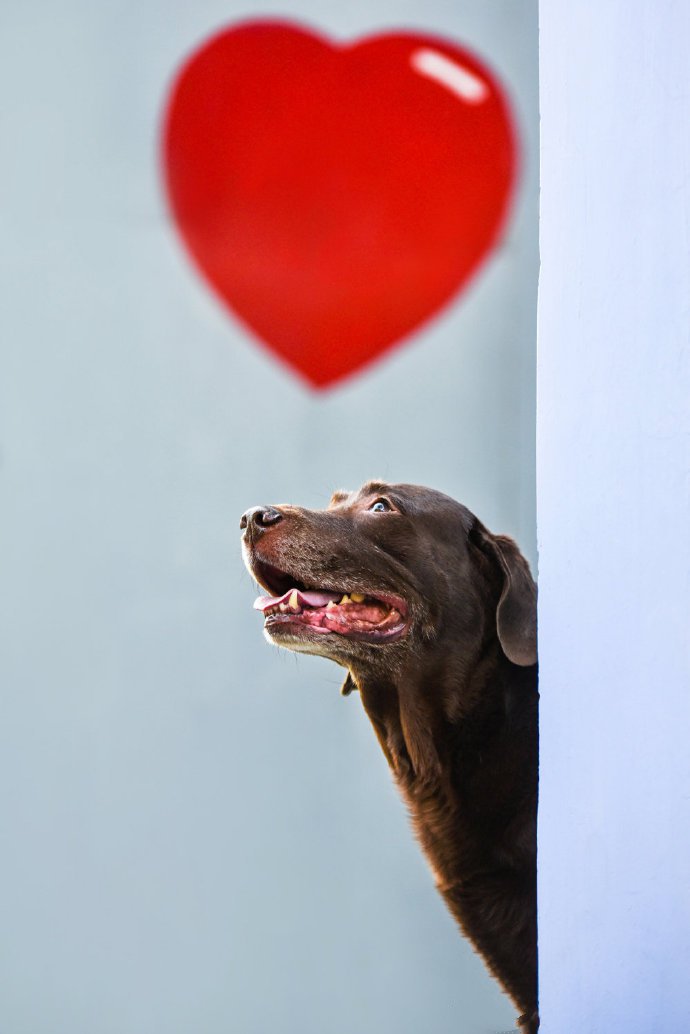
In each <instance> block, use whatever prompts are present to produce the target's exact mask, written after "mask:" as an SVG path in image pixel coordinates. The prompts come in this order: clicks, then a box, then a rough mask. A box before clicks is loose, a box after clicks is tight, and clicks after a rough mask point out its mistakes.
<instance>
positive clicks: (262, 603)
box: [254, 589, 342, 611]
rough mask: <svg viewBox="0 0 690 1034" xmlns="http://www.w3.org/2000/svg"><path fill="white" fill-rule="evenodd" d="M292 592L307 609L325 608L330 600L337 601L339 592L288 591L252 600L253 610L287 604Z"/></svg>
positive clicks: (339, 596)
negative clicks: (279, 594) (280, 594)
mask: <svg viewBox="0 0 690 1034" xmlns="http://www.w3.org/2000/svg"><path fill="white" fill-rule="evenodd" d="M293 592H296V593H297V599H298V600H299V602H300V605H301V604H304V603H306V604H307V606H308V607H325V606H326V604H327V603H329V602H330V601H331V600H339V599H340V598H341V596H342V593H340V592H311V591H309V592H302V591H301V589H288V591H287V592H285V593H283V595H282V596H259V597H258V599H256V600H254V610H261V611H264V610H268V609H269V607H277V606H278V604H279V603H287V601H288V600H289V599H290V597H291V596H292V594H293Z"/></svg>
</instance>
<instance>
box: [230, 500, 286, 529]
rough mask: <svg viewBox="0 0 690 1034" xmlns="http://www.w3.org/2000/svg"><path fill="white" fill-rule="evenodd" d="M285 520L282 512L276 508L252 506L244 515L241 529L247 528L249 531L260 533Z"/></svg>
mask: <svg viewBox="0 0 690 1034" xmlns="http://www.w3.org/2000/svg"><path fill="white" fill-rule="evenodd" d="M282 519H283V515H282V513H281V512H280V510H276V508H275V506H252V507H251V509H249V510H247V511H246V513H243V514H242V516H241V518H240V528H247V529H248V530H249V531H258V530H260V529H263V528H268V527H269V526H270V525H271V524H277V523H278V521H281V520H282Z"/></svg>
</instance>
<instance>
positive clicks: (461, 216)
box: [164, 21, 516, 387]
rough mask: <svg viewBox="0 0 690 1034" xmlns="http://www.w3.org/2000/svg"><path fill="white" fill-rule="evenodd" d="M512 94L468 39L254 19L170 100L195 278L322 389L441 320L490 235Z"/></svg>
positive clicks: (509, 173)
mask: <svg viewBox="0 0 690 1034" xmlns="http://www.w3.org/2000/svg"><path fill="white" fill-rule="evenodd" d="M515 151H516V147H515V135H514V132H513V129H512V125H511V118H510V113H509V109H508V105H507V103H506V100H505V97H504V96H503V93H502V91H501V88H500V86H499V85H498V83H497V82H496V80H495V79H494V78H493V76H492V75H491V73H490V72H489V71H488V70H487V68H486V67H485V66H484V65H483V64H482V63H480V62H479V61H478V60H477V58H476V57H474V56H473V55H471V54H470V53H469V52H468V51H466V50H465V49H464V48H461V47H459V46H457V45H455V44H451V43H449V42H447V41H446V40H443V39H437V38H435V37H430V36H422V35H419V34H416V33H415V34H409V33H404V34H403V33H395V34H391V35H381V36H374V37H371V38H368V39H364V40H361V41H359V42H357V43H354V44H351V45H341V44H337V43H332V42H329V41H327V40H325V39H324V38H321V37H319V36H316V35H314V34H312V33H309V32H305V31H304V30H302V29H300V28H297V27H296V26H294V25H289V24H285V23H279V22H266V21H263V22H250V23H243V24H240V25H238V26H236V27H234V28H230V29H227V30H224V31H222V32H220V33H218V34H217V35H216V36H214V37H213V38H212V39H211V40H209V41H208V42H207V43H205V44H204V45H203V46H202V47H201V48H200V49H199V50H198V51H196V53H194V54H193V55H192V57H191V58H190V59H189V60H188V61H187V62H186V64H185V65H184V66H183V68H182V69H181V71H180V72H179V74H178V76H177V78H176V80H175V82H174V84H173V87H172V92H171V96H170V99H169V103H168V110H167V115H166V119H165V129H164V164H165V175H166V179H167V187H168V192H169V197H170V202H171V206H172V211H173V213H174V215H175V218H176V220H177V223H178V226H179V229H180V232H181V234H182V237H183V238H184V240H185V242H186V245H187V247H188V249H189V251H190V252H191V254H192V256H193V258H194V259H195V261H196V264H197V265H198V267H199V269H200V270H201V272H202V273H203V274H204V276H205V277H206V278H207V280H208V281H209V282H210V283H211V285H212V286H213V288H214V289H215V290H216V292H217V293H218V294H219V295H220V296H221V298H222V299H223V300H224V301H225V302H226V303H227V304H228V305H229V306H230V307H231V308H232V309H233V310H234V312H235V313H237V314H238V315H239V316H240V317H241V318H242V319H243V320H244V321H245V323H246V324H248V325H249V326H250V327H251V328H252V329H253V330H254V331H255V332H256V334H257V335H258V336H259V337H260V338H261V339H262V340H263V341H264V342H265V343H266V344H267V345H268V346H269V347H270V348H271V349H272V350H273V351H274V352H275V353H277V354H278V355H279V356H281V358H282V359H284V360H285V361H286V362H287V363H288V364H289V365H290V366H292V367H293V368H294V369H296V370H298V371H299V372H300V373H301V374H303V375H304V376H305V377H306V378H307V380H308V381H309V382H310V383H311V384H312V385H314V386H317V387H323V386H325V385H327V384H332V383H333V382H334V381H337V380H339V379H340V378H342V377H344V376H346V375H347V374H350V373H352V372H353V371H354V370H358V369H359V368H361V367H362V366H364V365H365V364H366V363H368V362H370V361H371V360H372V359H374V358H375V357H377V356H380V355H381V354H382V353H383V352H385V351H387V350H388V349H389V348H391V346H393V345H394V344H395V343H396V342H398V341H400V339H401V338H403V337H404V336H405V335H406V334H409V333H410V331H411V330H413V329H414V328H415V327H418V326H419V324H420V323H422V322H423V321H424V320H426V319H427V318H428V317H429V316H431V315H432V314H433V313H435V312H436V311H437V310H438V309H439V308H440V307H441V306H442V305H443V304H444V303H445V302H446V301H448V299H449V298H450V297H451V296H452V295H454V294H455V293H456V292H457V291H458V290H459V289H460V288H461V287H463V285H465V284H467V281H468V279H469V278H470V277H471V276H472V274H473V273H474V272H475V271H476V269H477V267H478V266H479V264H480V263H481V261H482V260H483V259H484V258H485V257H486V255H487V254H488V252H489V250H490V249H491V247H492V246H493V245H494V243H495V241H496V238H497V234H498V232H499V230H500V227H501V225H502V223H503V220H504V217H505V214H506V211H507V207H508V199H509V196H510V193H511V187H512V184H513V180H514V177H515V166H516V155H515Z"/></svg>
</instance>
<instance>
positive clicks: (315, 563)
mask: <svg viewBox="0 0 690 1034" xmlns="http://www.w3.org/2000/svg"><path fill="white" fill-rule="evenodd" d="M241 527H242V528H243V529H244V543H243V546H244V553H245V559H246V563H247V566H248V567H249V570H250V571H251V573H252V575H253V576H254V578H255V579H256V580H257V582H259V584H260V585H261V586H262V587H263V588H264V589H265V590H266V592H267V593H268V595H266V596H260V597H259V599H258V600H257V601H256V603H255V607H256V608H257V609H258V610H260V611H261V612H262V613H263V615H264V622H265V623H264V629H265V634H266V636H267V638H268V639H269V640H270V641H271V642H273V643H277V644H278V645H279V646H284V647H287V648H288V649H290V650H297V651H299V652H301V653H316V654H320V655H321V656H323V657H329V658H330V659H331V660H333V661H335V662H336V663H337V664H340V665H342V666H343V667H344V668H346V669H347V676H346V678H345V682H344V685H343V692H345V693H349V692H351V691H352V690H355V689H357V690H359V692H360V696H361V699H362V703H363V705H364V708H365V710H366V712H367V714H368V716H369V718H370V719H371V723H372V725H373V727H374V731H375V733H376V736H377V737H378V740H379V743H380V744H381V747H382V749H383V752H384V754H385V755H386V758H387V760H388V764H389V765H390V767H391V770H392V772H393V775H394V777H395V780H396V782H397V784H398V786H399V788H400V791H401V793H402V795H403V797H404V799H405V801H406V803H407V805H408V807H409V809H410V813H411V816H412V822H413V826H414V829H415V832H416V834H417V837H418V839H419V841H420V843H421V846H422V848H423V850H424V852H425V854H426V857H427V859H428V861H429V864H430V865H431V868H432V871H433V874H434V877H435V880H436V885H437V887H438V889H439V891H440V893H441V894H442V895H443V897H444V899H445V901H446V903H447V905H448V907H449V908H450V911H451V912H452V914H453V915H454V916H455V918H456V919H457V921H458V923H459V924H460V927H461V929H462V930H463V932H464V933H465V935H466V936H467V937H468V938H469V940H470V941H471V942H472V944H473V945H474V947H475V948H476V950H477V951H478V952H479V954H480V955H481V956H482V957H483V959H484V961H485V963H486V965H487V966H488V968H489V970H490V971H491V973H493V975H494V976H495V977H496V978H497V979H498V980H499V981H500V983H501V984H502V985H503V987H504V988H505V990H506V991H507V992H508V994H509V995H510V996H511V997H512V999H513V1001H514V1002H515V1004H516V1006H517V1008H518V1009H519V1010H520V1012H521V1013H522V1015H521V1016H520V1018H519V1020H518V1023H519V1024H520V1026H521V1029H522V1030H523V1032H525V1034H534V1032H535V1031H536V1030H537V1028H538V1026H539V1019H538V1015H537V910H536V814H537V701H538V694H537V665H536V660H537V653H536V586H535V584H534V581H533V580H532V576H531V574H530V571H529V567H528V565H527V561H526V560H525V559H524V557H523V556H522V555H521V553H520V551H519V550H518V547H517V546H516V544H515V543H514V542H513V540H512V539H510V538H507V537H506V536H504V535H492V534H491V532H490V531H488V530H487V529H486V528H485V527H484V525H483V524H482V523H481V521H479V520H478V519H477V518H476V517H475V516H474V515H473V514H472V513H470V511H469V510H468V509H466V507H464V506H461V505H460V503H457V502H455V501H454V500H453V499H450V498H449V497H448V496H446V495H442V494H441V493H440V492H435V491H432V490H431V489H428V488H421V487H419V486H417V485H388V484H383V483H379V482H373V481H371V482H368V483H367V484H365V485H364V486H363V487H362V488H360V489H359V491H358V492H354V493H350V492H336V493H335V494H334V495H333V497H332V499H331V502H330V505H329V507H328V509H327V510H306V509H303V508H301V507H298V506H287V505H285V506H283V505H280V506H256V507H254V508H253V509H251V510H247V512H246V513H245V514H244V516H243V517H242V520H241Z"/></svg>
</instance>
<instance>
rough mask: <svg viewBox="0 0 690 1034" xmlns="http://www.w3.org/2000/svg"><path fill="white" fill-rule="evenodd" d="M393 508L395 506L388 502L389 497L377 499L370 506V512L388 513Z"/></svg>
mask: <svg viewBox="0 0 690 1034" xmlns="http://www.w3.org/2000/svg"><path fill="white" fill-rule="evenodd" d="M392 509H393V507H392V506H391V504H390V503H389V502H388V500H387V499H377V500H376V501H375V502H373V503H372V504H371V506H370V507H369V512H370V513H387V512H389V511H391V510H392Z"/></svg>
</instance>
